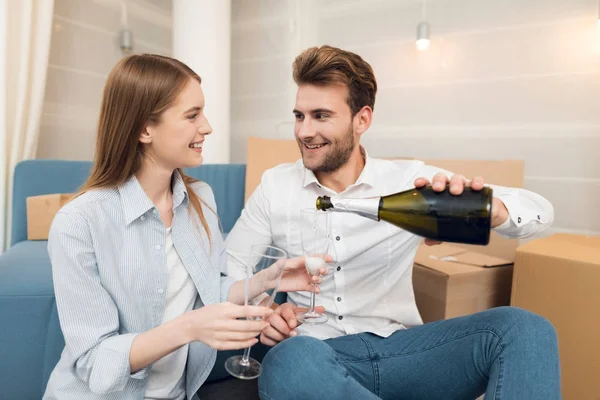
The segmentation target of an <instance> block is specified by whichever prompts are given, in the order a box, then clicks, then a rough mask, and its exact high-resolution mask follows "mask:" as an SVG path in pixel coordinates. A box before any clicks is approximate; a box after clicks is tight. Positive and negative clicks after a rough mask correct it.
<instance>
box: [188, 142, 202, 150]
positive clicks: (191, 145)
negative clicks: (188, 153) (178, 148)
mask: <svg viewBox="0 0 600 400" xmlns="http://www.w3.org/2000/svg"><path fill="white" fill-rule="evenodd" d="M190 147H191V148H192V149H201V148H202V143H192V144H190Z"/></svg>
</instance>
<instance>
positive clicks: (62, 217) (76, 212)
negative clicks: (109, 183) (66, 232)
mask: <svg viewBox="0 0 600 400" xmlns="http://www.w3.org/2000/svg"><path fill="white" fill-rule="evenodd" d="M118 199H119V197H118V191H117V189H108V188H107V189H92V190H88V191H85V192H82V193H80V194H77V195H75V197H73V198H72V199H71V200H69V201H68V202H67V203H66V204H65V205H64V206H63V207H61V208H60V209H59V210H58V212H57V214H56V216H55V217H54V220H53V224H54V223H56V224H59V225H61V226H64V227H65V228H67V229H68V226H69V225H73V224H82V223H85V222H87V221H88V220H89V219H90V218H92V217H94V216H95V215H97V214H98V213H97V209H98V206H99V205H107V204H108V203H110V204H108V205H109V206H110V207H114V204H112V203H114V202H118Z"/></svg>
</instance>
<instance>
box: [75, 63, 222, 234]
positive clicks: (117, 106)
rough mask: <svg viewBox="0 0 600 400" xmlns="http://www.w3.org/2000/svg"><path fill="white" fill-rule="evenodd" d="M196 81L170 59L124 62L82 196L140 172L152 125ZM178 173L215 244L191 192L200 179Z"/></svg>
mask: <svg viewBox="0 0 600 400" xmlns="http://www.w3.org/2000/svg"><path fill="white" fill-rule="evenodd" d="M190 79H195V80H197V81H198V82H199V83H201V82H202V80H201V79H200V76H198V74H196V73H195V72H194V71H193V70H192V69H191V68H189V67H188V66H187V65H185V64H184V63H182V62H181V61H178V60H175V59H173V58H170V57H165V56H159V55H154V54H141V55H131V56H128V57H125V58H123V59H122V60H121V61H119V63H118V64H117V65H116V66H115V67H114V68H113V70H112V71H111V72H110V74H109V75H108V79H107V81H106V85H105V86H104V94H103V97H102V106H101V109H100V119H99V122H98V134H97V139H96V154H95V156H94V164H93V166H92V172H91V174H90V177H89V178H88V180H87V181H86V182H85V184H84V185H83V187H82V189H81V191H82V192H84V191H86V190H89V189H96V188H106V187H117V186H119V185H121V184H123V183H125V182H126V181H127V180H128V179H129V178H131V177H132V176H133V175H134V174H135V173H136V172H137V171H138V170H139V169H140V167H141V164H142V158H143V156H144V149H143V147H142V144H141V143H140V141H139V137H140V133H141V132H142V131H143V129H145V127H146V125H147V124H148V123H158V122H159V121H160V118H161V115H162V113H163V112H164V111H165V110H167V109H168V108H169V107H170V106H171V105H172V104H173V103H174V101H175V99H176V98H177V96H178V95H179V93H180V92H181V91H182V90H183V89H184V87H185V86H186V85H187V83H188V82H189V80H190ZM178 172H179V174H181V177H182V178H183V182H184V184H185V187H186V190H187V192H188V197H189V200H190V206H191V208H193V209H194V210H195V211H196V214H197V215H198V217H199V218H200V221H201V223H202V226H203V227H204V230H205V231H206V234H207V235H208V238H209V241H210V237H211V234H210V229H209V227H208V223H207V222H206V218H205V217H204V213H203V211H202V204H201V202H202V201H201V199H200V198H199V197H198V195H197V194H196V193H195V192H194V191H193V190H192V189H191V187H190V185H191V184H192V183H193V182H196V179H194V178H192V177H190V176H188V175H185V174H184V173H183V171H182V170H181V169H178Z"/></svg>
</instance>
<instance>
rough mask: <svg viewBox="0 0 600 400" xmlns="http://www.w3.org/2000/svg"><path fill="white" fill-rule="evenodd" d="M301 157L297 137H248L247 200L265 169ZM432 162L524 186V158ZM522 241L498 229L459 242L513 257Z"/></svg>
mask: <svg viewBox="0 0 600 400" xmlns="http://www.w3.org/2000/svg"><path fill="white" fill-rule="evenodd" d="M300 157H301V155H300V150H299V149H298V144H297V143H296V141H295V140H281V139H263V138H257V137H250V138H249V139H248V158H247V160H248V161H247V167H246V200H248V197H250V195H251V194H252V192H253V191H254V189H256V187H257V186H258V185H259V183H260V179H261V176H262V174H263V172H264V171H265V170H267V169H269V168H272V167H275V166H277V165H279V164H283V163H290V162H295V161H297V160H298V159H299V158H300ZM400 158H404V159H406V158H408V157H398V159H400ZM422 161H424V162H425V163H427V164H429V165H433V166H436V167H439V168H443V169H446V170H448V171H451V172H454V173H457V174H463V175H464V176H466V177H468V178H474V177H476V176H482V177H484V178H485V181H486V182H487V183H493V184H496V185H500V186H508V187H515V188H522V187H523V182H524V179H525V178H524V177H525V164H524V162H523V161H522V160H452V159H432V160H428V159H425V160H422ZM518 245H519V241H518V240H516V239H513V240H508V239H504V238H502V237H500V236H499V235H498V234H496V232H492V233H491V235H490V243H489V244H488V245H487V246H474V245H462V244H460V245H458V246H460V247H464V248H467V249H470V250H473V251H477V252H480V253H484V254H489V255H492V256H496V257H500V258H503V259H507V260H510V261H513V260H514V257H515V252H516V249H517V246H518Z"/></svg>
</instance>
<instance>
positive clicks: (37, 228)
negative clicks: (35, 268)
mask: <svg viewBox="0 0 600 400" xmlns="http://www.w3.org/2000/svg"><path fill="white" fill-rule="evenodd" d="M74 196H75V194H71V193H68V194H64V193H57V194H46V195H41V196H31V197H28V198H27V200H26V203H27V239H28V240H47V239H48V233H49V231H50V225H52V220H53V219H54V216H55V215H56V213H57V212H58V210H60V209H61V208H62V206H64V205H65V204H67V202H68V201H69V200H71V199H72V198H73V197H74Z"/></svg>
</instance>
